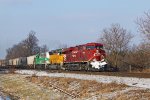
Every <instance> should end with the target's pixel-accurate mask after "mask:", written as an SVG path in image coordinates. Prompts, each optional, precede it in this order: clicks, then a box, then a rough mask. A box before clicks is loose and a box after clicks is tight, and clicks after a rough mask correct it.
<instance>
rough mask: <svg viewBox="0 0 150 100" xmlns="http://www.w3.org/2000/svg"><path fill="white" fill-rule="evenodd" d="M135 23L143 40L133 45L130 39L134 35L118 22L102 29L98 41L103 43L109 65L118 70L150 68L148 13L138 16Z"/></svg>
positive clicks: (149, 24)
mask: <svg viewBox="0 0 150 100" xmlns="http://www.w3.org/2000/svg"><path fill="white" fill-rule="evenodd" d="M136 24H137V27H138V29H137V30H138V32H140V33H141V38H142V40H143V41H141V42H140V43H139V44H138V45H133V46H131V40H132V39H133V38H134V36H133V35H132V34H131V32H129V31H128V30H126V29H125V28H123V27H121V26H120V25H119V24H112V25H111V26H110V27H109V28H105V29H103V30H102V34H101V36H100V38H99V40H98V41H99V42H101V43H103V44H104V45H105V50H106V52H107V60H108V62H109V65H110V66H112V67H117V68H119V69H120V70H129V69H130V70H143V69H145V68H150V13H149V12H147V13H145V14H144V16H143V17H141V18H138V19H137V21H136ZM142 36H143V37H142ZM137 41H138V40H137ZM138 42H139V41H138Z"/></svg>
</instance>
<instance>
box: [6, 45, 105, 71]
mask: <svg viewBox="0 0 150 100" xmlns="http://www.w3.org/2000/svg"><path fill="white" fill-rule="evenodd" d="M105 58H106V53H105V51H104V49H103V44H101V43H87V44H83V45H78V46H74V47H69V48H63V49H57V50H52V51H50V52H45V53H39V54H36V55H32V56H29V57H20V58H15V59H9V60H7V62H8V63H7V64H6V65H8V66H16V67H19V68H22V67H24V68H49V69H53V68H54V69H64V70H95V69H96V70H99V71H103V70H105V68H106V65H107V63H106V61H105Z"/></svg>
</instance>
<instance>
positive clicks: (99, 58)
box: [86, 43, 107, 69]
mask: <svg viewBox="0 0 150 100" xmlns="http://www.w3.org/2000/svg"><path fill="white" fill-rule="evenodd" d="M86 49H87V51H89V52H93V56H91V57H92V58H91V59H90V60H89V62H90V64H91V65H92V68H95V69H104V67H105V66H106V65H107V62H106V61H105V57H106V54H105V51H104V50H103V45H102V44H100V43H89V44H87V46H86Z"/></svg>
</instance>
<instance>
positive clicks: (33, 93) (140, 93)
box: [0, 70, 150, 100]
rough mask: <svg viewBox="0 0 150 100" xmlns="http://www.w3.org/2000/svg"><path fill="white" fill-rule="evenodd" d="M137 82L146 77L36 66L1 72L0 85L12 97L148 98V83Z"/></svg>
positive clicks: (72, 99)
mask: <svg viewBox="0 0 150 100" xmlns="http://www.w3.org/2000/svg"><path fill="white" fill-rule="evenodd" d="M116 80H117V81H116ZM139 81H143V82H141V83H140V82H139ZM125 82H127V85H125V84H124V83H125ZM136 82H139V83H140V84H144V82H149V79H148V78H146V79H144V78H132V77H130V78H129V77H114V76H104V75H86V74H69V73H47V72H45V71H36V70H16V71H15V73H13V74H9V73H7V74H0V88H1V89H2V90H3V91H4V92H5V93H7V94H8V95H10V96H12V97H13V98H14V100H18V99H19V100H150V89H149V87H148V86H147V85H144V87H143V85H140V86H138V85H137V84H138V83H136ZM118 83H119V84H118ZM129 83H130V84H131V83H132V85H131V86H128V84H129Z"/></svg>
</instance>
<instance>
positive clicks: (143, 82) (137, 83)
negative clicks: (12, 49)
mask: <svg viewBox="0 0 150 100" xmlns="http://www.w3.org/2000/svg"><path fill="white" fill-rule="evenodd" d="M15 72H16V73H18V74H28V75H33V74H34V75H36V76H49V77H66V78H76V79H82V80H96V81H97V82H102V83H111V82H116V83H118V84H126V85H128V86H134V87H141V88H147V89H150V78H133V77H117V76H104V75H85V74H72V73H47V72H45V71H36V70H17V71H15Z"/></svg>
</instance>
